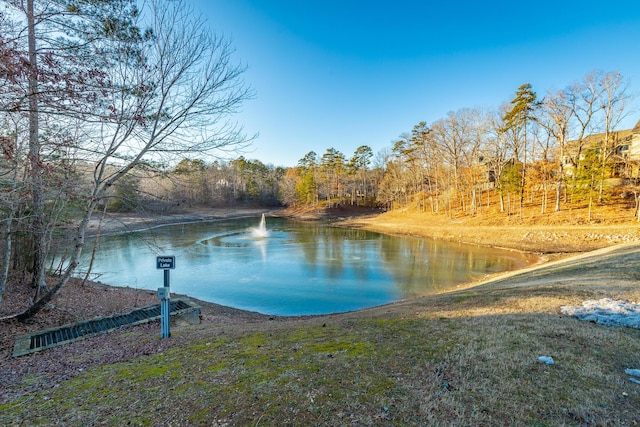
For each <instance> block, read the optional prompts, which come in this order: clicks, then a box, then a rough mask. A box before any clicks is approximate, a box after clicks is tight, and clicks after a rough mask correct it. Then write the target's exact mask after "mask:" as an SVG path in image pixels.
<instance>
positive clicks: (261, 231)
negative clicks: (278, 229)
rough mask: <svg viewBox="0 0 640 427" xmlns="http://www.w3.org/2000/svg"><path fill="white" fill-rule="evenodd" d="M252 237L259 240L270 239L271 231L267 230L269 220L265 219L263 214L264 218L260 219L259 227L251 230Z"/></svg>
mask: <svg viewBox="0 0 640 427" xmlns="http://www.w3.org/2000/svg"><path fill="white" fill-rule="evenodd" d="M251 236H252V237H255V238H259V239H262V238H265V237H269V230H267V220H266V219H265V217H264V214H262V218H260V224H259V225H258V227H257V228H256V227H252V228H251Z"/></svg>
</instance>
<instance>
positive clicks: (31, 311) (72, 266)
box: [16, 198, 97, 322]
mask: <svg viewBox="0 0 640 427" xmlns="http://www.w3.org/2000/svg"><path fill="white" fill-rule="evenodd" d="M96 203H97V198H94V199H93V200H92V201H91V202H89V206H87V210H86V211H85V214H84V216H83V218H82V221H80V224H79V225H78V228H77V230H76V236H75V241H76V244H75V246H74V250H73V254H72V255H71V258H70V260H69V265H68V266H67V268H66V269H65V270H64V272H63V273H62V275H61V276H60V277H59V278H58V280H57V281H56V283H55V285H54V286H53V287H52V288H51V289H50V290H49V291H48V292H47V293H46V294H44V295H43V296H42V298H40V299H38V300H37V301H36V302H34V303H33V304H32V305H31V307H29V308H27V309H26V310H25V311H23V312H22V313H20V314H18V315H17V316H16V319H17V320H18V321H20V322H26V321H28V320H29V319H31V318H32V317H33V316H35V315H36V314H38V312H40V310H42V308H44V306H46V305H47V304H48V303H49V301H51V299H52V298H53V297H54V295H55V294H56V293H57V292H58V291H59V290H60V289H62V287H63V286H64V285H65V284H66V283H67V282H68V281H69V279H70V278H71V276H72V275H73V273H74V272H75V271H76V268H77V267H78V263H79V262H80V255H81V254H82V249H83V248H84V235H85V233H86V230H87V227H88V226H89V220H90V219H91V215H92V214H93V210H94V209H95V206H96Z"/></svg>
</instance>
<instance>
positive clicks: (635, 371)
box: [624, 369, 640, 378]
mask: <svg viewBox="0 0 640 427" xmlns="http://www.w3.org/2000/svg"><path fill="white" fill-rule="evenodd" d="M624 373H625V374H627V375H631V376H632V377H639V378H640V369H625V370H624Z"/></svg>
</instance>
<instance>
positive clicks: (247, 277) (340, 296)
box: [83, 219, 526, 315]
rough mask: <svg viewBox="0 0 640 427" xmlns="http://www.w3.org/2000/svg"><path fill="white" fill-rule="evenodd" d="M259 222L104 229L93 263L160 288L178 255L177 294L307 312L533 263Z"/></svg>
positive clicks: (105, 273) (372, 302)
mask: <svg viewBox="0 0 640 427" xmlns="http://www.w3.org/2000/svg"><path fill="white" fill-rule="evenodd" d="M255 225H256V219H250V220H234V221H229V220H226V221H218V222H210V223H198V224H185V225H180V226H171V227H163V228H157V229H153V230H148V231H145V232H140V233H130V234H125V235H118V236H106V237H105V236H103V237H102V238H101V240H100V249H99V253H98V255H97V257H96V260H95V262H94V269H93V271H94V272H96V273H100V280H102V281H103V282H105V283H109V284H113V285H123V286H136V287H140V288H145V289H156V288H157V287H159V286H161V285H162V272H161V271H157V270H156V269H155V257H156V256H157V255H175V256H176V269H175V270H173V271H172V272H171V275H172V279H171V283H172V284H171V286H172V290H173V291H174V292H179V293H184V294H188V295H191V296H193V297H195V298H200V299H203V300H207V301H212V302H217V303H220V304H225V305H229V306H232V307H236V308H242V309H247V310H254V311H259V312H262V313H266V314H278V315H297V314H322V313H332V312H341V311H349V310H357V309H361V308H365V307H371V306H376V305H380V304H385V303H389V302H392V301H396V300H399V299H402V298H406V297H409V296H412V295H418V294H428V293H433V292H440V291H442V290H446V289H449V288H451V287H455V286H456V285H458V284H460V283H463V282H467V281H470V280H472V279H475V278H477V277H479V276H482V275H484V274H489V273H494V272H499V271H505V270H511V269H515V268H519V267H521V266H524V265H526V260H524V259H522V258H521V257H519V256H518V255H517V254H514V253H511V252H507V251H500V250H494V249H488V248H482V247H474V246H465V245H459V244H454V243H447V242H437V241H433V240H429V239H417V238H402V237H395V236H386V235H382V234H378V233H372V232H368V231H364V230H350V229H342V228H334V227H329V226H326V225H323V224H316V223H314V224H307V223H300V222H295V221H288V220H282V219H273V220H271V219H270V220H269V223H268V235H266V236H262V237H259V238H256V236H255V234H254V233H252V231H251V230H252V227H255ZM89 245H90V243H89V244H88V245H87V246H88V247H89ZM85 255H86V256H87V259H85V260H84V261H83V264H84V265H88V255H87V254H85Z"/></svg>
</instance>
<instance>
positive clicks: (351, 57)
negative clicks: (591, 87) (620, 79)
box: [192, 0, 640, 166]
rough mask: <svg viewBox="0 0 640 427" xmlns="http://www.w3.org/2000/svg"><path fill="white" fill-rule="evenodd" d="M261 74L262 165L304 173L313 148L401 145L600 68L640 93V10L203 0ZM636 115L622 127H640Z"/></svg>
mask: <svg viewBox="0 0 640 427" xmlns="http://www.w3.org/2000/svg"><path fill="white" fill-rule="evenodd" d="M192 2H193V4H194V8H195V9H196V11H197V12H200V13H202V14H203V15H204V16H205V18H206V19H207V21H208V22H209V24H210V25H211V28H212V29H213V30H214V31H216V32H217V33H218V34H222V35H224V36H225V37H227V38H228V39H230V40H231V41H232V43H233V45H234V46H235V49H236V56H235V57H236V59H237V60H238V61H241V62H242V63H244V64H246V65H247V66H248V70H247V72H246V73H245V75H244V78H245V81H246V82H247V83H248V84H249V85H250V86H251V87H252V88H253V89H254V90H255V92H256V98H255V99H253V100H250V101H248V102H246V103H245V104H244V107H243V111H242V112H241V113H240V114H238V115H237V116H236V119H237V120H238V122H239V123H240V124H242V125H243V126H244V128H245V130H246V132H247V133H249V134H253V133H259V136H258V138H257V139H256V140H255V142H254V144H253V146H252V148H251V150H252V151H250V152H246V153H244V156H245V157H246V158H249V159H258V160H260V161H262V162H264V163H266V164H273V165H275V166H295V165H296V164H297V163H298V160H299V159H301V158H302V157H304V155H305V154H307V153H308V152H309V151H315V152H316V153H318V155H320V156H321V155H322V154H323V153H324V152H325V151H326V150H327V149H328V148H335V149H337V150H339V151H341V152H342V153H344V154H345V156H346V157H347V158H350V157H351V156H352V155H353V153H354V151H355V150H356V148H357V147H358V146H360V145H368V146H369V147H371V148H372V149H373V150H374V152H378V151H379V150H381V149H384V148H389V147H391V146H392V143H393V141H394V140H396V139H397V138H398V137H399V136H400V134H402V133H403V132H409V131H410V130H411V129H412V128H413V126H414V125H416V124H417V123H418V122H420V121H425V122H427V123H432V122H434V121H436V120H438V119H440V118H443V117H444V116H445V115H446V114H447V112H449V111H455V110H458V109H460V108H467V107H487V108H497V107H499V106H500V105H501V104H503V103H505V102H509V101H510V100H511V99H512V98H513V96H514V94H515V91H516V90H517V88H518V86H520V85H521V84H523V83H531V84H532V86H533V89H534V91H536V92H537V94H538V96H539V97H542V96H544V95H545V94H546V93H547V92H548V91H550V90H558V89H562V88H564V87H565V86H567V85H569V84H571V83H572V82H574V81H576V80H580V79H582V78H583V77H584V76H585V75H586V74H588V73H589V72H591V71H593V70H595V69H600V70H604V71H619V72H621V73H622V75H623V76H624V77H626V78H628V79H629V80H630V83H631V86H630V89H631V90H632V91H633V92H640V1H638V0H633V1H632V0H617V1H608V2H603V1H598V2H596V1H590V0H584V1H572V0H555V1H548V0H539V1H535V2H517V1H512V0H510V1H490V0H488V1H484V2H479V1H456V0H449V1H444V0H443V1H440V2H433V1H426V0H425V1H408V0H407V1H403V0H395V1H365V0H341V1H337V0H295V1H293V0H192ZM634 105H635V106H636V111H635V112H634V113H632V114H631V115H630V117H629V118H628V119H627V120H626V121H625V122H624V123H623V127H626V128H629V127H632V126H633V124H635V122H636V121H637V120H638V119H639V118H640V109H638V108H637V106H638V105H639V103H638V101H636V102H635V104H634Z"/></svg>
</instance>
